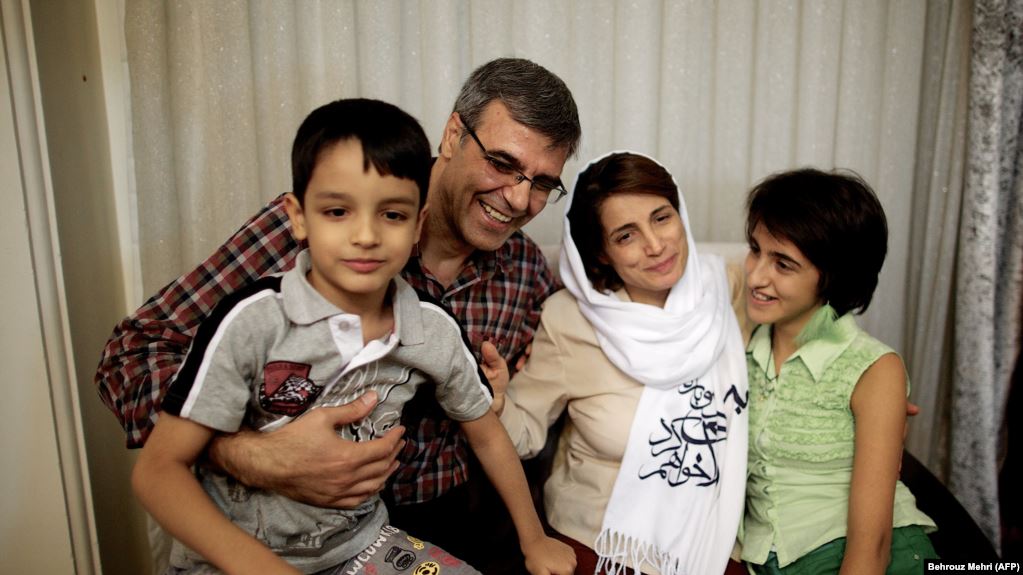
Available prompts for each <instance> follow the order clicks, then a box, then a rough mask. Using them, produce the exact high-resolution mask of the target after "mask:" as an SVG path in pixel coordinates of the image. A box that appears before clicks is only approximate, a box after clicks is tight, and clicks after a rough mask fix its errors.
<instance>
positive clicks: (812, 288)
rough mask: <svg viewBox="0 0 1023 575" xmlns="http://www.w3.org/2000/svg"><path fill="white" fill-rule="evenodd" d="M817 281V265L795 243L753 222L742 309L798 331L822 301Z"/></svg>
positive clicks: (759, 320)
mask: <svg viewBox="0 0 1023 575" xmlns="http://www.w3.org/2000/svg"><path fill="white" fill-rule="evenodd" d="M819 281H820V272H819V271H818V270H817V267H816V266H814V265H813V264H812V263H810V260H808V259H806V256H804V255H803V252H801V251H799V248H797V247H796V246H795V244H793V243H792V242H790V241H788V240H785V239H781V238H778V237H776V236H773V235H771V233H770V232H768V231H767V229H766V228H764V226H763V225H762V224H760V225H757V227H756V228H755V229H754V230H753V237H752V238H751V239H750V245H749V254H747V255H746V287H747V292H746V313H747V314H748V315H749V318H750V319H751V320H752V321H754V322H756V323H769V324H774V325H775V328H782V329H784V330H785V331H787V332H790V333H791V334H792V335H796V334H798V333H799V331H800V330H801V329H803V326H804V325H806V322H807V321H809V319H810V317H811V316H812V315H813V314H814V312H815V311H817V308H819V307H820V306H821V304H822V303H823V302H821V300H820V296H819V295H818V294H817V283H818V282H819Z"/></svg>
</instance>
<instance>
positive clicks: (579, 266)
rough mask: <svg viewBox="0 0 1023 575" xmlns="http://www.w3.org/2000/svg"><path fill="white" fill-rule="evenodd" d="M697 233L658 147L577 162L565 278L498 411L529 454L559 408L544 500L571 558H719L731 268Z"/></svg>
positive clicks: (735, 383) (696, 565)
mask: <svg viewBox="0 0 1023 575" xmlns="http://www.w3.org/2000/svg"><path fill="white" fill-rule="evenodd" d="M695 247H696V246H695V243H694V241H693V238H692V234H691V232H690V226H689V221H688V215H687V213H686V208H685V203H684V201H683V198H682V195H681V193H680V192H679V190H678V187H677V185H676V184H675V182H674V180H673V179H672V177H671V175H670V174H669V173H668V172H667V170H665V169H664V167H663V166H661V165H660V164H658V163H657V162H655V161H653V160H652V159H650V158H647V157H646V156H642V155H639V154H634V153H628V152H616V153H612V154H609V155H606V156H604V157H602V158H599V159H597V160H595V161H594V162H592V163H591V164H590V165H589V166H587V167H586V169H585V170H583V172H582V173H580V175H579V178H578V180H577V182H576V186H575V189H574V191H573V195H572V197H571V198H570V201H569V209H568V213H567V215H566V218H565V233H564V241H563V246H562V252H561V259H560V272H561V277H562V280H563V281H564V283H565V287H566V289H565V290H562V291H560V292H558V293H556V294H554V295H553V296H552V297H551V298H550V299H548V300H547V302H546V304H545V306H544V311H543V315H542V318H541V323H540V328H539V329H538V331H537V333H536V336H535V339H534V341H533V350H532V354H531V355H530V357H529V360H528V362H527V363H526V365H525V366H524V368H523V369H522V371H520V372H519V373H518V374H516V375H515V377H514V378H513V380H512V382H511V383H510V385H509V389H508V394H507V401H506V404H505V407H504V409H503V412H502V414H501V419H502V422H503V423H504V424H505V426H506V427H507V428H508V431H509V435H510V436H511V437H512V440H513V442H514V443H515V444H516V447H517V449H518V450H519V453H520V455H523V456H524V457H528V456H532V455H535V454H536V453H537V452H539V451H540V450H541V449H542V447H543V445H544V443H545V441H546V434H547V429H548V427H549V426H550V425H551V424H552V423H553V422H554V421H555V420H556V419H557V418H558V417H559V416H560V415H561V413H562V412H563V411H565V410H567V412H568V420H567V423H566V427H565V430H564V432H563V434H562V437H561V438H560V442H559V445H558V452H557V454H556V456H555V459H554V468H553V471H552V474H551V477H550V479H549V480H548V481H547V484H546V485H545V487H544V504H545V508H546V511H547V518H548V521H549V523H550V525H551V526H552V527H553V528H554V529H555V530H557V531H558V532H559V534H560V535H561V536H562V537H563V538H564V539H565V540H567V541H569V542H570V543H574V544H575V547H576V549H577V554H578V555H579V564H580V567H579V570H577V572H578V573H582V572H585V571H584V570H587V569H588V570H589V572H592V571H593V570H594V569H596V570H597V571H598V572H607V573H624V572H626V571H625V570H626V568H627V567H628V568H634V569H635V570H636V571H642V572H644V573H648V574H650V575H654V574H660V575H673V574H701V575H704V574H712V573H722V572H723V571H724V570H725V566H726V563H727V561H728V556H729V553H730V552H731V550H732V546H733V544H734V542H735V536H736V531H737V529H738V525H739V522H740V519H741V516H742V505H743V497H744V485H745V480H746V446H747V419H746V409H745V407H746V401H747V396H748V390H747V379H746V363H745V353H744V345H743V342H744V338H743V335H742V332H741V330H740V325H739V323H738V321H737V319H736V314H735V311H734V310H733V308H735V309H738V310H742V301H743V300H742V298H741V294H740V293H739V288H738V286H739V285H741V279H740V278H741V272H739V271H738V270H728V271H726V268H725V265H724V262H723V261H722V260H721V259H720V258H718V257H716V256H708V255H700V254H697V253H696V249H695ZM729 277H731V278H732V280H733V281H732V282H731V283H732V285H734V286H736V287H735V288H734V289H733V288H730V287H729V283H730V282H729ZM591 550H592V552H590V551H591ZM593 552H595V557H593V556H594V553H593ZM587 554H589V555H590V556H591V559H590V561H587V560H586V557H585V555H587Z"/></svg>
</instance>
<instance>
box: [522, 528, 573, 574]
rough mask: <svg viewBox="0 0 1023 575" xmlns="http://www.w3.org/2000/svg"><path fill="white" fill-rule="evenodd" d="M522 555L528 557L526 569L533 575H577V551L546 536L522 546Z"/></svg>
mask: <svg viewBox="0 0 1023 575" xmlns="http://www.w3.org/2000/svg"><path fill="white" fill-rule="evenodd" d="M522 554H523V555H525V556H526V569H527V570H528V571H529V572H530V573H531V574H532V575H572V574H573V573H575V551H573V550H572V548H571V547H569V546H568V545H565V544H564V543H562V542H561V541H558V540H557V539H553V538H551V537H547V536H546V535H544V536H542V537H539V538H537V539H535V540H533V541H531V542H529V543H527V544H524V545H522Z"/></svg>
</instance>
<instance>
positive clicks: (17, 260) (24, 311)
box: [0, 43, 75, 575]
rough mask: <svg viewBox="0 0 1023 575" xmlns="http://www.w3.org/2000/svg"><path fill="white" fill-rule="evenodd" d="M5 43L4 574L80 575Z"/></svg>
mask: <svg viewBox="0 0 1023 575" xmlns="http://www.w3.org/2000/svg"><path fill="white" fill-rule="evenodd" d="M3 47H4V43H0V56H2V58H0V64H2V69H0V205H2V206H3V208H2V210H3V211H2V213H3V223H2V224H0V390H2V394H0V557H2V559H0V562H2V564H3V567H2V568H0V570H2V571H3V572H5V573H47V574H54V575H61V574H70V573H75V563H74V557H73V554H72V544H71V531H70V527H69V526H68V513H67V501H66V499H65V496H64V487H63V482H62V478H61V467H60V456H59V453H58V450H57V434H56V430H55V428H54V419H53V418H54V410H53V404H52V401H51V398H50V382H49V377H48V374H47V364H46V355H45V347H44V340H43V332H42V326H41V320H40V315H41V314H40V309H39V298H38V297H37V295H36V280H37V278H36V275H35V271H34V269H33V264H32V252H31V245H30V243H29V230H28V218H27V213H26V209H25V206H26V200H25V186H24V185H23V177H22V176H23V174H22V173H21V167H20V163H19V158H20V154H19V152H18V146H17V140H16V133H15V127H14V126H15V123H14V116H13V112H12V102H11V86H10V84H9V82H8V78H9V75H8V61H7V51H6V50H5V49H2V48H3Z"/></svg>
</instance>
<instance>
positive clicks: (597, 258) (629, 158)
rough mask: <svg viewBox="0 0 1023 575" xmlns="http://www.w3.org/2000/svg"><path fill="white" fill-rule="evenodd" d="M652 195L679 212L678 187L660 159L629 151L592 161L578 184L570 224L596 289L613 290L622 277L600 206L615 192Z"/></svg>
mask: <svg viewBox="0 0 1023 575" xmlns="http://www.w3.org/2000/svg"><path fill="white" fill-rule="evenodd" d="M626 193H634V194H653V195H655V196H661V197H663V198H666V199H667V200H668V201H669V202H670V203H671V205H672V207H673V208H675V210H676V211H678V187H677V186H676V185H675V180H673V179H672V177H671V174H669V173H668V170H665V169H664V167H663V166H661V165H660V164H658V163H657V162H655V161H653V160H651V159H650V158H647V157H646V156H640V155H637V154H630V153H628V152H619V153H615V154H611V155H608V156H605V157H604V158H602V159H600V160H598V161H596V162H594V163H592V164H590V165H589V166H588V167H587V168H586V170H585V171H583V173H581V174H579V179H578V180H576V183H575V191H574V192H572V206H571V207H570V208H569V210H568V223H569V226H570V227H571V233H572V241H574V242H575V245H576V248H578V250H579V256H580V258H581V259H582V262H583V267H584V268H585V269H586V277H587V278H589V280H590V283H592V284H593V289H595V290H597V291H614V290H617V289H620V288H621V287H622V285H623V283H622V278H621V277H620V276H619V275H618V273H617V272H615V270H614V268H613V267H611V265H610V264H608V263H604V262H603V261H601V260H604V259H606V258H605V255H606V253H607V252H606V251H605V240H604V238H605V231H604V227H603V226H602V225H601V223H600V207H601V206H602V205H603V204H604V202H605V201H606V200H607V199H608V198H609V197H611V196H613V195H616V194H626Z"/></svg>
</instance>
